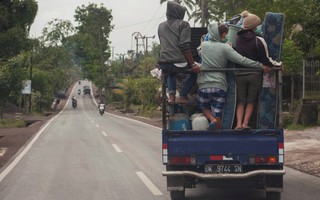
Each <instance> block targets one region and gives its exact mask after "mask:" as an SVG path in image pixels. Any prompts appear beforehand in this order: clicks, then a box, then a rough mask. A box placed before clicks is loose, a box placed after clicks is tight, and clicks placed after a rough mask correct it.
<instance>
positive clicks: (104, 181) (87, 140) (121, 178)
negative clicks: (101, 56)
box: [0, 81, 320, 200]
mask: <svg viewBox="0 0 320 200" xmlns="http://www.w3.org/2000/svg"><path fill="white" fill-rule="evenodd" d="M84 84H88V82H84V81H83V82H82V84H81V85H78V84H77V85H76V86H75V88H74V90H73V93H74V96H76V98H77V99H78V107H77V108H76V109H73V108H72V107H71V102H70V101H69V102H67V105H66V108H65V109H64V110H63V111H62V112H61V113H60V114H59V115H57V116H56V117H54V118H53V119H52V120H51V121H49V122H48V123H47V125H46V126H45V127H44V129H42V130H41V131H40V132H39V133H38V134H37V135H36V136H35V137H34V138H33V140H32V141H31V142H30V143H29V144H28V146H26V148H24V150H23V151H21V152H20V154H19V155H18V156H17V157H16V159H15V160H14V161H13V162H12V163H11V164H10V165H9V166H8V167H7V168H6V169H5V170H4V171H3V172H2V173H1V176H0V199H1V200H20V199H21V200H22V199H23V200H38V199H39V200H129V199H130V200H151V199H152V200H153V199H155V200H158V199H159V200H160V199H170V198H169V194H168V192H167V191H166V179H165V178H164V177H162V175H161V171H162V170H164V167H163V165H162V162H161V130H160V129H159V128H156V127H153V126H150V125H147V124H143V123H141V122H138V121H134V120H131V119H127V118H123V117H119V116H115V115H112V114H108V113H106V114H104V115H103V116H100V115H99V113H98V108H97V105H96V104H95V103H94V101H93V100H92V98H91V97H90V96H88V95H82V94H81V95H78V94H77V90H78V89H79V88H81V89H82V86H83V85H84ZM286 170H287V174H286V175H285V179H284V185H285V188H284V190H285V191H284V193H283V194H282V199H283V200H301V199H303V200H318V199H319V196H320V178H317V177H315V176H310V175H306V174H303V173H301V172H298V171H295V170H292V169H290V168H286ZM186 197H187V198H186V199H187V200H196V199H198V200H199V199H201V200H209V199H210V200H211V199H215V200H242V199H246V200H248V199H252V200H262V199H264V198H265V193H264V192H262V191H259V190H236V189H233V190H230V189H229V190H225V189H208V188H206V187H205V186H204V185H199V187H197V188H196V189H188V190H187V191H186Z"/></svg>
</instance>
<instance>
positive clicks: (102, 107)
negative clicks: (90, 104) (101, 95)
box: [98, 99, 106, 112]
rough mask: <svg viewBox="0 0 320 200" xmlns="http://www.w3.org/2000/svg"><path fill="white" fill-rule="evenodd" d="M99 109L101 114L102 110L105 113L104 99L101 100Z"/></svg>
mask: <svg viewBox="0 0 320 200" xmlns="http://www.w3.org/2000/svg"><path fill="white" fill-rule="evenodd" d="M98 108H99V112H100V110H103V112H104V111H105V108H106V105H105V103H104V102H103V99H100V102H99V104H98Z"/></svg>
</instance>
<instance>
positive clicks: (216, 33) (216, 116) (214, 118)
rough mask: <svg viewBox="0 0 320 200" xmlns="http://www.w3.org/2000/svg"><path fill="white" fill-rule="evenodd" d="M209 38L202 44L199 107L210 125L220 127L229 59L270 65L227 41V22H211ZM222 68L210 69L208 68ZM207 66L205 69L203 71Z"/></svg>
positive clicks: (257, 64) (248, 64)
mask: <svg viewBox="0 0 320 200" xmlns="http://www.w3.org/2000/svg"><path fill="white" fill-rule="evenodd" d="M208 34H209V40H208V41H207V42H204V43H202V44H201V57H202V63H201V72H200V73H199V74H198V77H197V84H198V87H199V89H198V101H199V108H200V109H201V110H202V113H203V115H204V116H206V117H207V119H208V120H209V122H210V124H209V127H208V129H209V130H213V129H219V128H220V127H221V116H222V111H223V108H224V103H225V96H226V91H227V89H228V85H227V80H226V73H225V71H223V69H226V68H227V62H228V60H229V61H231V62H234V63H237V64H241V65H242V66H246V67H249V68H258V69H262V70H263V71H269V70H270V69H269V67H268V66H265V65H263V64H261V63H259V62H257V61H253V60H251V59H248V58H246V57H243V56H242V55H240V54H239V53H237V52H236V51H235V50H234V49H233V48H232V47H231V46H230V45H229V44H225V41H226V35H227V34H228V26H227V25H225V24H218V23H211V24H209V25H208ZM210 69H211V70H212V69H221V71H215V72H209V71H205V70H210ZM203 70H204V71H203Z"/></svg>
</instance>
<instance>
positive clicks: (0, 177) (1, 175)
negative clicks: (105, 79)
mask: <svg viewBox="0 0 320 200" xmlns="http://www.w3.org/2000/svg"><path fill="white" fill-rule="evenodd" d="M75 86H76V84H75V85H74V86H73V88H72V91H71V93H70V94H72V93H73V90H74V88H75ZM69 100H70V96H69V98H68V100H67V102H66V104H65V105H64V107H63V109H62V110H61V111H60V112H59V113H58V114H57V115H56V116H54V117H53V118H51V119H50V120H49V121H48V122H47V123H46V124H45V125H44V126H43V127H42V128H41V129H40V130H39V131H38V132H37V133H36V135H35V136H34V137H33V138H32V140H31V141H30V142H29V143H28V145H27V146H26V147H25V148H24V149H23V150H22V151H21V152H18V154H17V157H15V158H14V160H13V161H12V162H11V163H10V164H9V165H8V166H7V167H6V168H5V169H4V170H3V171H1V173H0V183H1V182H2V180H3V179H4V178H5V177H6V176H7V175H8V174H9V173H10V172H11V170H12V169H13V168H14V167H15V166H16V165H17V164H18V163H19V162H20V160H21V159H22V158H23V156H24V155H26V153H27V152H28V151H29V150H30V148H31V147H32V145H33V144H34V143H35V142H36V140H37V139H38V138H39V137H40V135H41V134H42V133H43V131H44V130H45V129H46V128H47V127H48V126H49V125H50V124H51V123H52V122H53V120H55V119H56V118H57V117H58V116H59V115H60V114H61V113H62V112H63V111H64V109H65V108H66V107H67V105H69Z"/></svg>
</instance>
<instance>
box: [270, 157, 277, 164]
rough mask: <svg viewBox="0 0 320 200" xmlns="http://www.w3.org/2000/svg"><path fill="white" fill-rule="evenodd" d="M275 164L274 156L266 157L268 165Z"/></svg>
mask: <svg viewBox="0 0 320 200" xmlns="http://www.w3.org/2000/svg"><path fill="white" fill-rule="evenodd" d="M276 162H277V158H276V157H274V156H269V157H268V164H275V163H276Z"/></svg>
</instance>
